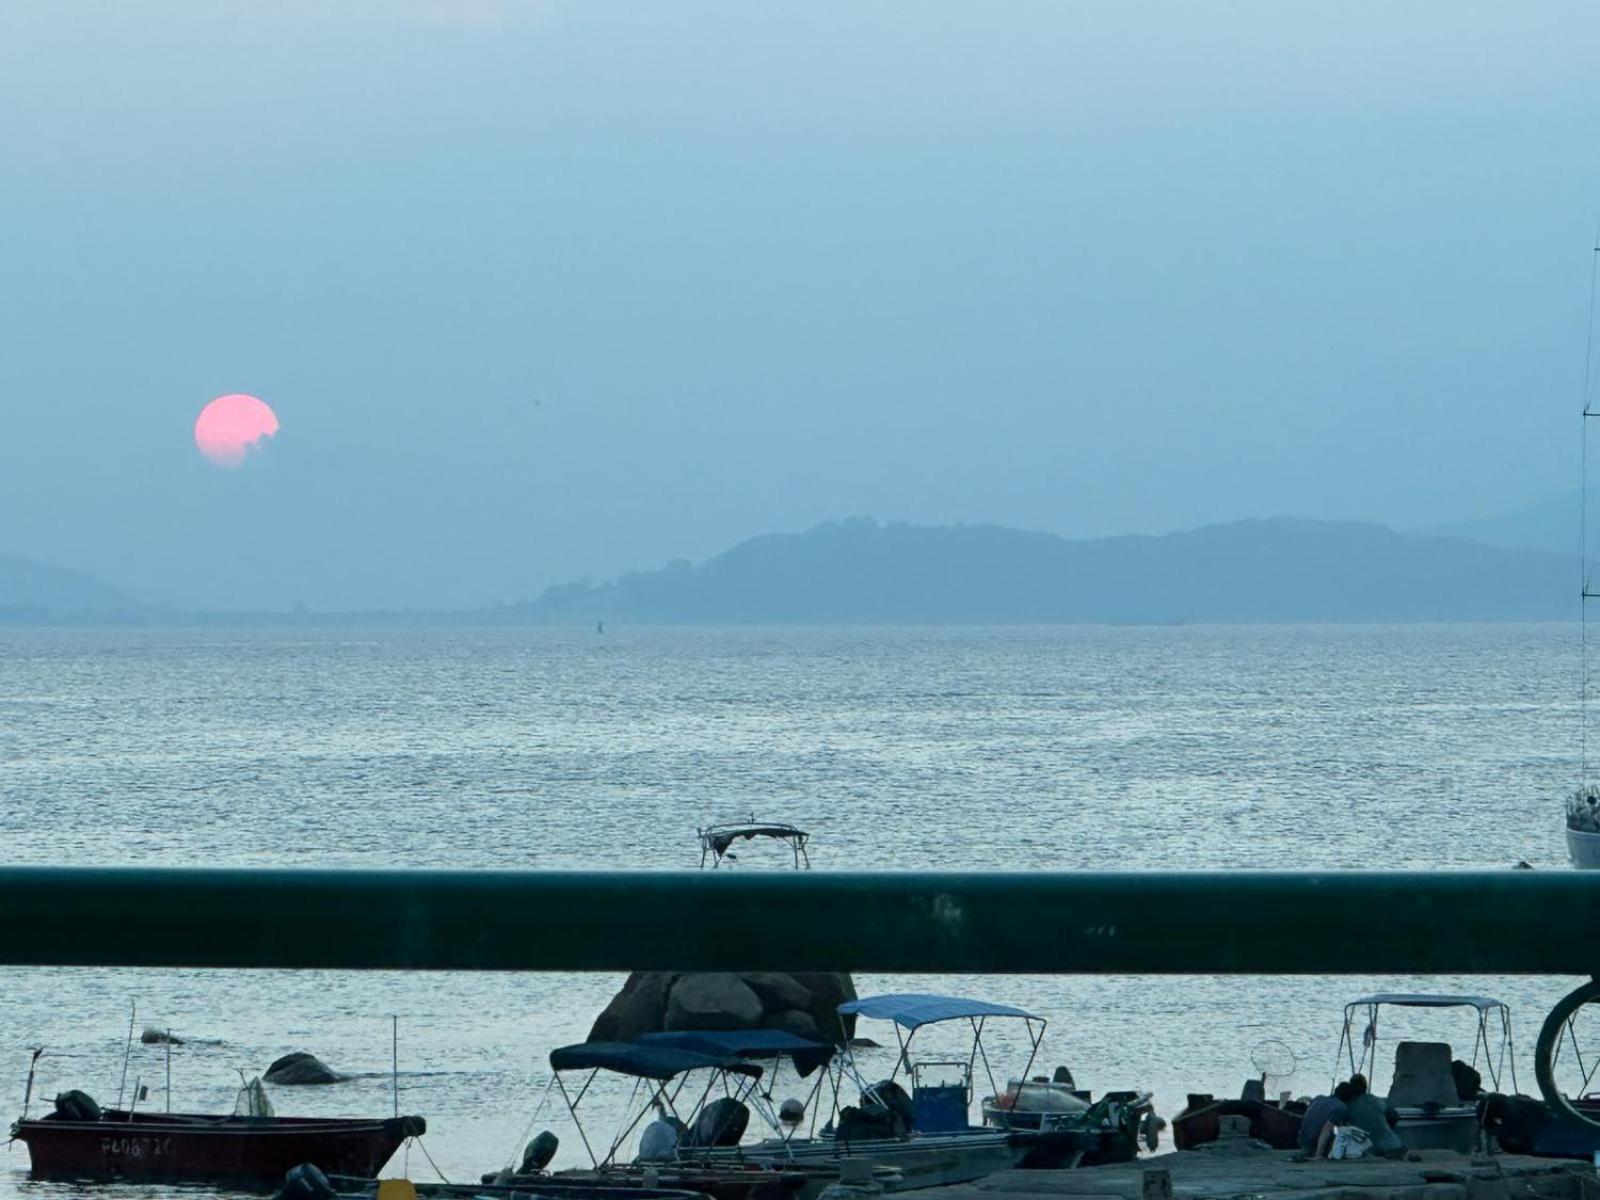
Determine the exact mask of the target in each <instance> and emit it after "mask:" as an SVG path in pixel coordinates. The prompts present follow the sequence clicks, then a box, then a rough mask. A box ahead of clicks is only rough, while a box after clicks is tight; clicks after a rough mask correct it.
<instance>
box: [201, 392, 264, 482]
mask: <svg viewBox="0 0 1600 1200" xmlns="http://www.w3.org/2000/svg"><path fill="white" fill-rule="evenodd" d="M277 432H278V415H277V414H276V413H275V412H273V411H272V409H270V408H268V407H267V405H266V404H265V403H264V402H263V401H260V400H257V399H256V398H255V397H254V396H246V395H243V394H242V393H234V394H233V395H229V396H218V397H217V398H216V399H215V400H213V401H212V402H211V403H210V404H208V405H206V406H205V407H204V408H202V409H201V410H200V416H199V417H198V418H197V419H196V420H195V423H194V444H195V445H196V446H198V447H199V448H200V453H201V454H203V455H205V456H206V458H208V459H209V460H210V461H212V462H214V463H216V464H217V466H219V467H237V466H240V465H241V464H242V463H243V462H244V458H245V455H246V454H247V453H249V452H250V451H251V450H258V449H260V447H261V442H262V439H264V438H269V437H271V436H272V435H273V434H275V433H277Z"/></svg>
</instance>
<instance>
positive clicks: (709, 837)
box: [696, 813, 811, 871]
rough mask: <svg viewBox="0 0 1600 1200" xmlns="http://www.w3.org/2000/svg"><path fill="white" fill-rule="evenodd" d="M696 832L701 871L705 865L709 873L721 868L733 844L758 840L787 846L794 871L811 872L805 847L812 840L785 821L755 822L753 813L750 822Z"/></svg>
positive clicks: (709, 826)
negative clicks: (698, 841)
mask: <svg viewBox="0 0 1600 1200" xmlns="http://www.w3.org/2000/svg"><path fill="white" fill-rule="evenodd" d="M696 832H697V833H698V834H699V837H700V867H701V869H702V870H704V869H705V868H706V866H707V864H709V865H710V867H711V869H712V870H716V869H717V868H718V867H720V866H722V863H723V859H725V858H728V857H731V856H730V855H729V851H730V850H731V849H732V848H733V843H734V842H736V841H741V840H742V841H751V840H753V839H755V838H758V837H763V838H771V839H772V840H774V841H779V842H784V843H786V844H787V845H788V847H789V850H790V853H791V855H792V857H793V859H794V866H795V870H797V871H808V870H810V869H811V855H810V854H809V853H808V852H807V851H806V843H808V842H809V841H810V840H811V835H810V834H809V833H807V832H806V831H805V830H803V829H798V828H796V827H795V826H793V825H790V824H789V823H788V822H786V821H758V820H756V817H755V814H754V813H752V814H751V815H750V818H749V820H746V821H730V822H726V823H724V824H720V825H707V826H706V827H705V828H703V829H699V830H697V831H696Z"/></svg>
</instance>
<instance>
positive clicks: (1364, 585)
mask: <svg viewBox="0 0 1600 1200" xmlns="http://www.w3.org/2000/svg"><path fill="white" fill-rule="evenodd" d="M1576 593H1577V572H1576V568H1575V564H1574V560H1573V559H1571V558H1568V557H1565V556H1563V555H1560V554H1552V553H1548V552H1544V551H1538V550H1512V549H1504V548H1498V547H1491V546H1487V545H1484V544H1482V543H1479V542H1473V541H1468V540H1466V539H1463V538H1459V537H1448V536H1410V535H1405V534H1400V533H1396V532H1394V531H1393V530H1390V529H1387V528H1385V527H1384V526H1381V525H1375V524H1364V523H1357V522H1343V521H1311V520H1299V519H1293V518H1286V517H1285V518H1272V519H1266V520H1246V521H1235V522H1232V523H1229V524H1225V525H1211V526H1206V527H1204V528H1200V529H1194V530H1190V531H1187V532H1183V533H1172V534H1166V535H1163V536H1159V537H1156V536H1150V537H1146V536H1127V537H1108V538H1094V539H1085V540H1077V541H1073V540H1068V539H1066V538H1061V537H1057V536H1055V535H1054V534H1048V533H1029V532H1025V531H1022V530H1017V529H1006V528H1003V527H1000V526H996V525H953V526H937V527H935V526H923V525H906V524H879V523H878V522H876V521H873V520H871V519H869V518H858V519H854V520H848V521H836V522H830V523H827V524H823V525H818V526H817V527H816V528H814V529H811V530H809V531H808V532H805V533H799V534H768V535H766V536H764V537H757V538H752V539H751V540H749V541H746V542H741V543H740V544H739V545H737V546H735V547H733V548H732V549H731V550H728V551H727V552H725V553H723V554H720V555H718V556H717V557H715V558H713V559H711V560H710V561H708V562H706V563H704V564H702V565H700V566H691V565H689V564H688V563H686V562H677V563H673V564H671V565H670V566H667V567H665V568H663V569H662V570H659V571H649V572H643V573H638V574H631V575H625V576H623V577H622V578H620V579H618V580H616V581H615V582H614V583H609V584H605V585H602V586H599V587H591V586H587V585H584V584H570V585H567V586H564V587H554V588H551V589H549V590H548V591H546V592H545V593H544V595H542V596H541V597H539V599H538V600H536V601H533V602H532V603H530V604H525V605H514V606H510V607H511V612H509V613H508V614H507V615H508V616H512V617H514V618H520V619H525V620H530V621H540V622H550V621H561V620H575V619H578V618H582V619H585V620H588V619H596V620H599V619H611V620H626V621H631V622H639V623H662V624H742V623H773V624H800V623H803V624H895V623H906V624H918V623H939V624H1010V623H1034V622H1037V623H1080V622H1081V623H1139V624H1154V623H1173V622H1186V621H1195V622H1202V621H1204V622H1212V621H1214V622H1248V621H1422V620H1441V621H1461V620H1548V619H1556V620H1559V619H1570V618H1574V617H1575V616H1576V615H1577V594H1576Z"/></svg>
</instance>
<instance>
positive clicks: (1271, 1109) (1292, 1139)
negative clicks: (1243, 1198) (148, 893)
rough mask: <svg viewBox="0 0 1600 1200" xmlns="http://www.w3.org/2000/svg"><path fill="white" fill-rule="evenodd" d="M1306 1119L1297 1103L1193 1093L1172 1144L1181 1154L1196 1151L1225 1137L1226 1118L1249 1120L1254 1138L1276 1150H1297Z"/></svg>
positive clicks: (1175, 1124) (1174, 1130)
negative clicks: (1225, 1097)
mask: <svg viewBox="0 0 1600 1200" xmlns="http://www.w3.org/2000/svg"><path fill="white" fill-rule="evenodd" d="M1305 1115H1306V1106H1305V1105H1304V1104H1301V1103H1299V1102H1298V1101H1294V1100H1290V1101H1288V1102H1287V1103H1273V1102H1271V1101H1268V1100H1218V1099H1216V1098H1214V1097H1212V1096H1209V1095H1205V1094H1203V1093H1190V1096H1189V1103H1188V1104H1187V1105H1186V1106H1185V1107H1184V1110H1183V1111H1182V1112H1181V1113H1179V1114H1178V1115H1177V1116H1176V1117H1174V1118H1172V1140H1173V1143H1174V1144H1175V1145H1176V1146H1177V1147H1178V1149H1179V1150H1193V1149H1194V1148H1195V1147H1196V1146H1203V1145H1205V1144H1206V1143H1207V1142H1214V1141H1216V1140H1217V1138H1218V1137H1220V1136H1221V1133H1222V1118H1223V1117H1245V1118H1247V1119H1248V1120H1249V1122H1250V1136H1251V1137H1252V1138H1254V1139H1256V1140H1257V1141H1259V1142H1265V1143H1266V1144H1267V1145H1269V1146H1271V1147H1272V1148H1273V1149H1274V1150H1293V1149H1295V1148H1296V1147H1297V1146H1299V1144H1300V1119H1301V1118H1302V1117H1304V1116H1305Z"/></svg>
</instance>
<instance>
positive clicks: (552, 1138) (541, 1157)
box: [517, 1129, 561, 1175]
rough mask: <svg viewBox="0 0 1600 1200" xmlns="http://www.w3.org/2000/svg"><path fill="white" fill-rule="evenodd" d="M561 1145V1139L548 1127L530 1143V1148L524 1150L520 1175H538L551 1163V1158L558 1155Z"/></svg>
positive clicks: (518, 1171)
mask: <svg viewBox="0 0 1600 1200" xmlns="http://www.w3.org/2000/svg"><path fill="white" fill-rule="evenodd" d="M560 1147H561V1139H560V1138H558V1137H556V1135H555V1134H553V1133H551V1132H550V1131H549V1130H548V1129H546V1130H543V1131H541V1132H540V1134H539V1135H538V1136H537V1137H536V1138H534V1139H533V1141H531V1142H529V1143H528V1148H527V1149H526V1150H524V1151H523V1152H522V1165H521V1166H520V1167H518V1168H517V1174H518V1175H537V1174H539V1173H540V1172H541V1171H543V1170H544V1169H545V1168H546V1167H548V1166H549V1165H550V1160H551V1159H552V1158H554V1157H555V1156H556V1151H557V1150H558V1149H559V1148H560Z"/></svg>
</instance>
